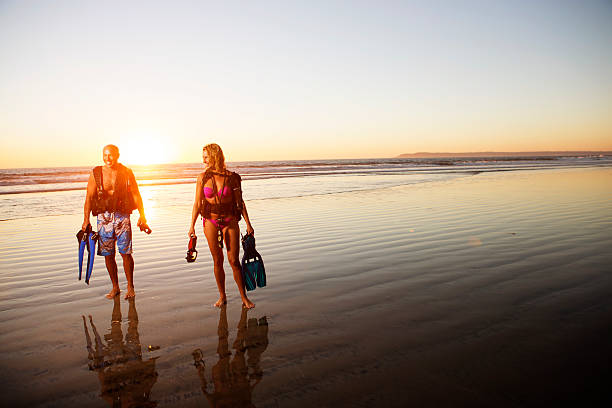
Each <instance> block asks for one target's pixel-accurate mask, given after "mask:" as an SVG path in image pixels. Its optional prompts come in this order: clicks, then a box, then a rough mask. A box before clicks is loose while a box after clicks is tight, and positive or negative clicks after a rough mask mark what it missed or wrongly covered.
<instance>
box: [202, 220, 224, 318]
mask: <svg viewBox="0 0 612 408" xmlns="http://www.w3.org/2000/svg"><path fill="white" fill-rule="evenodd" d="M204 235H206V241H208V248H209V249H210V254H211V255H212V258H213V263H214V271H215V280H216V281H217V288H218V289H219V300H217V302H216V303H215V306H216V307H221V306H222V305H224V304H226V303H227V297H226V295H225V271H224V270H223V251H222V250H221V248H219V244H218V242H217V227H215V225H214V224H213V223H212V222H210V221H206V223H205V224H204Z"/></svg>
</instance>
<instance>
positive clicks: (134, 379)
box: [83, 296, 157, 407]
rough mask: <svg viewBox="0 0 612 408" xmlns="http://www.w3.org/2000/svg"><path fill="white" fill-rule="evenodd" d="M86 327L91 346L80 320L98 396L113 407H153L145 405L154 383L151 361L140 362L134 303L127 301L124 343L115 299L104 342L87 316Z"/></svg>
mask: <svg viewBox="0 0 612 408" xmlns="http://www.w3.org/2000/svg"><path fill="white" fill-rule="evenodd" d="M89 323H90V325H91V330H92V332H93V336H94V341H95V346H94V344H93V343H92V339H91V336H90V335H89V331H88V330H87V321H86V320H85V316H83V326H84V328H85V339H86V341H87V351H88V359H89V369H90V370H91V371H97V373H98V379H99V380H100V387H101V393H100V396H101V397H102V398H103V399H104V400H105V401H107V402H108V403H109V404H110V405H111V406H113V407H136V406H137V407H155V406H157V403H156V402H154V401H149V398H150V395H151V389H152V388H153V385H154V384H155V382H156V381H157V372H156V371H155V360H156V358H157V357H155V358H150V359H148V360H146V361H143V359H142V349H141V345H140V338H139V335H138V313H137V312H136V303H135V300H134V299H131V300H130V301H129V309H128V328H127V334H126V335H125V340H124V339H123V332H122V330H121V303H120V300H119V296H116V297H115V302H114V305H113V313H112V316H111V327H110V331H109V333H108V334H105V335H104V340H105V341H106V343H105V342H104V341H102V338H101V337H100V334H99V333H98V330H97V328H96V326H95V325H94V322H93V319H92V317H91V315H90V316H89Z"/></svg>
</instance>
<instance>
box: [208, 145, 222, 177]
mask: <svg viewBox="0 0 612 408" xmlns="http://www.w3.org/2000/svg"><path fill="white" fill-rule="evenodd" d="M202 150H206V154H208V163H209V166H210V168H211V169H213V170H216V171H224V170H225V156H223V150H221V146H219V145H218V144H216V143H209V144H207V145H206V146H204V148H203V149H202Z"/></svg>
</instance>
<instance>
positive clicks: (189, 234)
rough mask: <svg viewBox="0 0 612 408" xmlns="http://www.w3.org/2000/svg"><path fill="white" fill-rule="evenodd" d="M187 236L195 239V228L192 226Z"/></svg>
mask: <svg viewBox="0 0 612 408" xmlns="http://www.w3.org/2000/svg"><path fill="white" fill-rule="evenodd" d="M187 235H188V236H189V238H191V237H195V236H196V234H195V227H194V226H193V225H192V226H191V228H189V232H188V233H187Z"/></svg>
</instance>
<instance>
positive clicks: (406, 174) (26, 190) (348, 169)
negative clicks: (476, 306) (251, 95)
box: [0, 156, 612, 221]
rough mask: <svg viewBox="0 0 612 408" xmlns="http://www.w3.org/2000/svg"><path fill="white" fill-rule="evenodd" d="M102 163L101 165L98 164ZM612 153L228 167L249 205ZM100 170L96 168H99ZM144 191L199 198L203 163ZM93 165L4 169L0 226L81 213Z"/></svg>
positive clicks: (604, 160) (175, 169)
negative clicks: (197, 190) (197, 187)
mask: <svg viewBox="0 0 612 408" xmlns="http://www.w3.org/2000/svg"><path fill="white" fill-rule="evenodd" d="M94 164H95V163H94ZM611 165H612V156H574V157H566V156H540V157H474V158H469V157H461V158H433V159H426V158H418V159H414V158H410V159H404V158H390V159H358V160H355V159H346V160H291V161H257V162H233V163H228V168H229V169H231V170H233V171H236V172H238V173H239V174H240V175H241V176H242V179H243V189H244V192H245V194H244V196H245V198H246V199H247V200H261V199H270V198H288V197H300V196H309V195H319V194H332V193H341V192H351V191H360V190H372V189H379V188H387V187H394V186H401V185H407V184H415V183H427V182H434V181H443V180H450V179H454V178H457V177H469V176H473V175H475V174H478V173H482V172H501V171H519V170H541V169H558V168H578V167H601V166H611ZM92 167H93V165H92ZM130 167H131V168H132V169H133V170H134V174H135V176H136V179H137V181H138V183H139V186H140V187H141V190H143V191H147V190H150V189H151V188H152V187H153V186H158V187H156V190H163V191H166V190H168V191H171V192H173V194H170V196H168V195H164V202H163V203H162V202H157V201H155V200H154V199H152V200H150V201H151V202H150V204H152V205H155V206H157V205H165V206H168V205H170V206H171V205H184V204H185V203H187V202H189V200H192V198H193V186H192V185H193V184H194V183H195V180H196V178H197V176H198V174H199V173H201V172H202V171H203V165H202V164H201V163H188V164H185V163H179V164H161V165H152V166H142V165H141V166H130ZM90 171H91V167H54V168H20V169H0V221H4V220H9V219H19V218H30V217H38V216H53V215H60V214H76V213H79V212H80V211H82V205H83V199H84V191H85V188H86V185H87V179H88V177H89V173H90Z"/></svg>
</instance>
